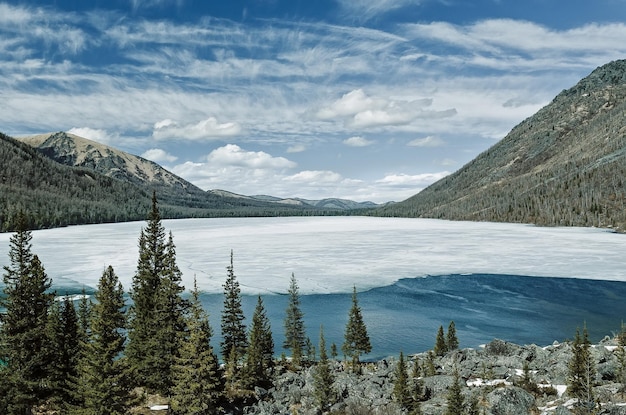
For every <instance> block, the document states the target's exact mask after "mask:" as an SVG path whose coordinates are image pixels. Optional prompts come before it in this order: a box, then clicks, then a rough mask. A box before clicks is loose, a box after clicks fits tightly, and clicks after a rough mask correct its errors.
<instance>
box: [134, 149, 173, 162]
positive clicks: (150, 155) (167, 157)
mask: <svg viewBox="0 0 626 415" xmlns="http://www.w3.org/2000/svg"><path fill="white" fill-rule="evenodd" d="M141 157H143V158H145V159H148V160H152V161H154V162H155V163H172V162H174V161H176V160H178V157H176V156H174V155H172V154H169V153H168V152H167V151H165V150H162V149H160V148H151V149H149V150H147V151H145V152H144V153H143V154H142V155H141Z"/></svg>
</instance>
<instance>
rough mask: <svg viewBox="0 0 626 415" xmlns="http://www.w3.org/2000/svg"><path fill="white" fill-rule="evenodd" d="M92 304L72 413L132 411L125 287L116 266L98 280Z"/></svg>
mask: <svg viewBox="0 0 626 415" xmlns="http://www.w3.org/2000/svg"><path fill="white" fill-rule="evenodd" d="M95 298H96V303H95V304H93V306H92V312H91V321H90V324H89V325H90V327H91V330H90V332H89V335H88V341H87V343H86V345H85V349H84V354H83V357H82V358H81V361H80V364H79V367H78V372H79V374H78V380H77V383H76V385H75V389H76V399H77V401H79V403H78V404H76V405H72V406H70V408H69V412H70V413H72V414H81V415H122V414H127V413H128V406H129V404H130V403H131V401H130V398H131V387H132V385H131V384H130V379H129V372H128V366H127V364H126V363H127V362H126V359H125V358H123V357H121V354H122V351H123V350H124V342H125V340H126V336H125V335H124V329H125V327H126V316H125V311H124V310H125V308H126V307H125V304H124V289H123V288H122V284H121V283H120V282H119V279H118V277H117V275H116V274H115V271H114V270H113V267H111V266H108V267H107V268H106V269H105V270H104V272H103V273H102V276H101V277H100V281H99V282H98V290H97V291H96V293H95Z"/></svg>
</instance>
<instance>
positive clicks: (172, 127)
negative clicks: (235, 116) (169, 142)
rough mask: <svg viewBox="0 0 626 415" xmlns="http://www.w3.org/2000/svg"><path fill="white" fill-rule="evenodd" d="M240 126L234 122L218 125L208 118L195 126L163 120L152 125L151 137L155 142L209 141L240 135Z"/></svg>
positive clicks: (213, 118)
mask: <svg viewBox="0 0 626 415" xmlns="http://www.w3.org/2000/svg"><path fill="white" fill-rule="evenodd" d="M241 131H242V129H241V126H240V125H239V124H237V123H235V122H227V123H219V122H218V121H217V119H216V118H215V117H209V118H207V119H206V120H202V121H200V122H198V123H196V124H186V125H180V124H179V123H178V122H176V121H173V120H170V119H165V120H162V121H159V122H156V123H155V124H154V129H153V131H152V137H154V138H155V139H157V140H166V139H169V138H173V139H183V140H210V139H216V138H224V137H233V136H237V135H239V134H241Z"/></svg>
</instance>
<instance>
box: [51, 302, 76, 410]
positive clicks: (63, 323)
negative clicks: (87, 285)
mask: <svg viewBox="0 0 626 415" xmlns="http://www.w3.org/2000/svg"><path fill="white" fill-rule="evenodd" d="M47 329H48V347H49V354H50V371H49V377H48V387H49V388H50V392H51V397H50V398H49V400H50V401H51V402H52V403H53V404H54V405H55V406H56V407H60V406H61V405H62V404H63V403H65V402H71V401H72V397H73V393H71V388H72V384H71V382H72V380H73V379H75V378H76V376H77V374H78V372H77V370H78V368H77V367H78V358H79V357H80V355H81V344H80V338H79V328H78V317H77V315H76V309H75V308H74V303H73V302H72V301H71V300H70V299H69V298H68V297H67V296H66V297H65V299H64V300H63V302H62V304H61V302H59V301H53V303H52V305H51V306H50V309H49V313H48V327H47Z"/></svg>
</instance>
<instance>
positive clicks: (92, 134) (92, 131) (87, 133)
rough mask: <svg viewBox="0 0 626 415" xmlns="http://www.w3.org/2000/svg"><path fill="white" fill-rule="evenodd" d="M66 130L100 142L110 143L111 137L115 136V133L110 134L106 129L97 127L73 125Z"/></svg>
mask: <svg viewBox="0 0 626 415" xmlns="http://www.w3.org/2000/svg"><path fill="white" fill-rule="evenodd" d="M67 132H68V133H70V134H74V135H77V136H79V137H83V138H87V139H89V140H92V141H96V142H98V143H102V144H110V143H111V142H112V141H113V139H115V138H117V135H116V134H110V133H108V132H107V131H106V130H102V129H98V128H89V127H74V128H70V129H69V130H67Z"/></svg>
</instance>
